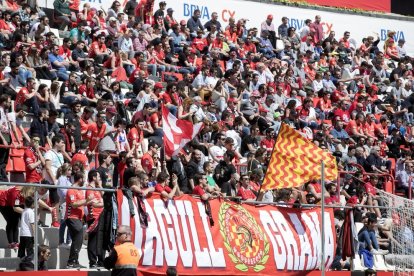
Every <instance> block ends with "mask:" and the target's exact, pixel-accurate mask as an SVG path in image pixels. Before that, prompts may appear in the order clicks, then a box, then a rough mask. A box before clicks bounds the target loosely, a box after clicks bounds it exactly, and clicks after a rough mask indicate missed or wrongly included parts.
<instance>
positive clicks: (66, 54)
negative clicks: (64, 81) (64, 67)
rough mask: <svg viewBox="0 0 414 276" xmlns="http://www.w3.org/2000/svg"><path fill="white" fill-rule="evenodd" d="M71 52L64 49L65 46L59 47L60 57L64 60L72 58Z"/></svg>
mask: <svg viewBox="0 0 414 276" xmlns="http://www.w3.org/2000/svg"><path fill="white" fill-rule="evenodd" d="M71 53H72V52H71V51H70V50H69V49H68V48H66V49H64V48H63V46H60V47H59V56H62V57H63V59H64V60H66V59H68V58H69V57H70V56H71Z"/></svg>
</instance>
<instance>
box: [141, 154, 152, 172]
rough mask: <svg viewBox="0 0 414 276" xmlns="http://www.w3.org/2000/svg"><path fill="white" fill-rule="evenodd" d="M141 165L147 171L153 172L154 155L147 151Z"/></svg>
mask: <svg viewBox="0 0 414 276" xmlns="http://www.w3.org/2000/svg"><path fill="white" fill-rule="evenodd" d="M141 166H142V168H143V169H144V171H145V172H146V173H149V172H151V170H152V168H153V167H154V159H152V156H151V155H150V154H149V153H148V152H146V153H144V155H143V156H142V158H141Z"/></svg>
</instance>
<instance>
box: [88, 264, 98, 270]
mask: <svg viewBox="0 0 414 276" xmlns="http://www.w3.org/2000/svg"><path fill="white" fill-rule="evenodd" d="M89 268H90V269H98V265H97V264H91V265H89Z"/></svg>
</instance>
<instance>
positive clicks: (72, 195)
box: [66, 189, 85, 220]
mask: <svg viewBox="0 0 414 276" xmlns="http://www.w3.org/2000/svg"><path fill="white" fill-rule="evenodd" d="M84 199H85V194H84V191H81V190H69V189H68V192H67V193H66V218H67V219H68V218H70V219H78V220H82V218H83V215H84V212H83V206H79V207H77V208H74V207H73V206H72V203H74V202H76V201H79V200H84Z"/></svg>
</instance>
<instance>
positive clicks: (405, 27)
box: [154, 0, 414, 54]
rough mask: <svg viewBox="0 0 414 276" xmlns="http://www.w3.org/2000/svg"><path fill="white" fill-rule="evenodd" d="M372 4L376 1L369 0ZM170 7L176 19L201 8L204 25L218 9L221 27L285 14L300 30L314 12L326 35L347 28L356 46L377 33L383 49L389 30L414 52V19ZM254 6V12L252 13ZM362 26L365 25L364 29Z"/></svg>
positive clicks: (193, 1)
mask: <svg viewBox="0 0 414 276" xmlns="http://www.w3.org/2000/svg"><path fill="white" fill-rule="evenodd" d="M159 2H160V0H156V1H155V5H154V7H155V8H157V7H158V3H159ZM370 2H372V3H374V2H376V1H370ZM167 8H172V9H173V10H174V17H175V18H177V19H188V18H190V16H191V15H192V14H193V12H194V10H196V9H199V10H200V11H201V18H200V20H201V23H203V24H205V23H206V22H207V21H209V20H210V19H211V14H212V13H213V12H217V14H218V16H219V18H218V20H219V21H220V22H221V24H222V26H223V27H225V26H227V24H228V21H229V18H230V17H234V18H235V19H236V20H238V19H241V18H246V19H248V20H249V21H247V23H246V26H247V28H253V27H257V28H259V29H260V25H261V23H262V22H264V21H265V20H266V17H267V15H268V14H273V16H274V19H273V23H274V25H275V27H276V28H277V27H278V26H279V25H280V24H281V19H282V17H283V16H286V17H288V20H289V21H288V25H289V26H291V27H295V28H296V30H300V29H302V28H303V27H304V26H305V20H306V19H311V20H312V21H313V20H314V19H315V15H320V16H321V18H322V21H321V24H322V26H323V30H324V33H325V37H326V36H327V35H328V34H329V32H331V31H335V32H336V38H337V40H339V39H340V38H342V36H343V33H344V32H345V31H349V32H350V33H351V39H353V40H355V42H356V45H357V47H359V46H360V45H361V44H362V38H364V37H367V36H369V35H371V36H375V33H377V34H378V35H379V37H380V39H381V43H380V44H379V46H378V47H379V48H380V49H383V41H385V40H386V38H387V32H388V30H394V31H395V32H396V33H395V36H394V40H395V41H398V40H399V39H404V40H405V41H406V44H405V47H406V49H407V51H408V53H409V54H414V22H413V21H409V20H407V21H405V20H403V19H401V20H395V19H388V18H380V17H370V16H363V15H353V14H348V13H341V12H340V11H338V12H329V11H320V10H315V9H311V8H298V7H290V6H283V5H277V4H266V3H260V2H251V1H243V0H226V1H203V0H175V1H167ZM252 8H253V10H254V12H252ZM361 26H364V27H363V28H361Z"/></svg>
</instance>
